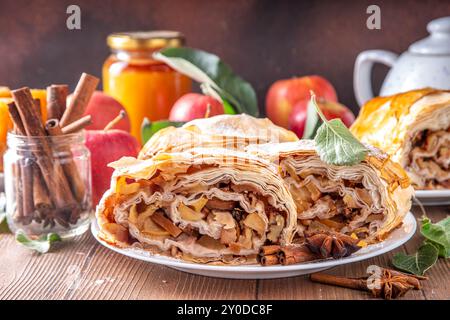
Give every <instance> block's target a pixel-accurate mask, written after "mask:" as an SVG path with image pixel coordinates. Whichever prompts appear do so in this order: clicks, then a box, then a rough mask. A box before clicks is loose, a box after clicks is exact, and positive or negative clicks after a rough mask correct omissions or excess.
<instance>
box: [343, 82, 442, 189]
mask: <svg viewBox="0 0 450 320" xmlns="http://www.w3.org/2000/svg"><path fill="white" fill-rule="evenodd" d="M350 130H351V131H352V133H353V134H354V135H355V136H356V137H357V138H359V139H360V140H361V141H363V142H366V143H369V144H371V145H374V146H376V147H378V148H380V149H382V150H384V151H385V152H387V153H388V154H389V155H390V156H391V157H392V160H394V161H396V162H398V163H400V164H401V165H402V166H403V168H405V170H406V171H407V173H408V175H409V177H410V178H411V181H412V183H413V185H414V187H415V188H416V189H450V92H446V91H439V90H433V89H423V90H415V91H409V92H406V93H402V94H397V95H393V96H389V97H378V98H375V99H372V100H370V101H369V102H367V103H366V104H365V105H364V106H363V108H362V109H361V112H360V115H359V116H358V118H357V119H356V121H355V123H354V124H353V126H352V127H351V129H350Z"/></svg>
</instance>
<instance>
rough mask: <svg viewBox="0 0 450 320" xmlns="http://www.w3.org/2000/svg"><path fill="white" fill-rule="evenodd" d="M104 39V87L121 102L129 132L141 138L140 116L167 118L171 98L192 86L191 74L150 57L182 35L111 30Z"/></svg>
mask: <svg viewBox="0 0 450 320" xmlns="http://www.w3.org/2000/svg"><path fill="white" fill-rule="evenodd" d="M107 43H108V46H109V47H110V48H111V51H112V54H111V55H110V56H109V57H108V58H107V59H106V61H105V63H104V64H103V91H105V92H106V93H108V94H109V95H111V96H112V97H114V98H116V99H117V100H118V101H120V103H122V104H123V105H124V107H125V109H126V110H127V113H128V116H129V118H130V122H131V134H132V135H133V136H134V137H136V138H137V139H138V141H141V125H142V121H143V119H144V118H148V119H149V120H151V121H156V120H162V119H167V118H168V117H169V113H170V109H171V108H172V106H173V104H174V102H175V101H176V100H177V99H178V98H179V97H181V96H182V95H184V94H186V93H188V92H190V91H191V90H192V81H191V79H190V78H188V77H186V76H184V75H182V74H180V73H178V72H176V71H175V70H173V69H172V68H171V67H169V66H168V65H166V64H165V63H163V62H161V61H157V60H154V59H153V57H152V54H153V53H154V52H155V51H158V50H160V49H162V48H166V47H180V46H182V45H183V44H184V37H183V35H182V34H180V33H179V32H175V31H149V32H127V33H114V34H111V35H109V36H108V38H107Z"/></svg>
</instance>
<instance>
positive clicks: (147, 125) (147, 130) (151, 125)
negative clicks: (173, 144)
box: [141, 118, 185, 144]
mask: <svg viewBox="0 0 450 320" xmlns="http://www.w3.org/2000/svg"><path fill="white" fill-rule="evenodd" d="M183 124H185V122H174V121H168V120H160V121H154V122H152V121H150V120H148V119H147V118H144V121H142V126H141V137H142V143H143V144H145V143H146V142H147V141H148V140H149V139H150V138H151V137H152V136H153V135H154V134H155V133H156V132H158V131H159V130H161V129H164V128H167V127H171V126H172V127H177V128H178V127H181V126H182V125H183Z"/></svg>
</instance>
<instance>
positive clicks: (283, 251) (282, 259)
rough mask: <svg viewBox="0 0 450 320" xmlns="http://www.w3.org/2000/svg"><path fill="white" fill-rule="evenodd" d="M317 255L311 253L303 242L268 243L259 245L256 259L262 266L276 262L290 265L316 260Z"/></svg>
mask: <svg viewBox="0 0 450 320" xmlns="http://www.w3.org/2000/svg"><path fill="white" fill-rule="evenodd" d="M318 258H319V257H317V255H315V254H314V253H312V252H311V251H310V250H309V249H308V247H307V246H306V245H304V244H300V245H288V246H278V245H269V246H263V247H261V249H260V251H259V256H258V260H259V262H260V263H261V265H263V266H271V265H276V264H282V265H290V264H295V263H302V262H307V261H312V260H316V259H318Z"/></svg>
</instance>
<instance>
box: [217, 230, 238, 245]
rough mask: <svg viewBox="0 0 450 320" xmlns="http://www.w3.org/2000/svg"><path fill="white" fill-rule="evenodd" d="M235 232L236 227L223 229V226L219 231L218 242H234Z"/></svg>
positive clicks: (235, 238)
mask: <svg viewBox="0 0 450 320" xmlns="http://www.w3.org/2000/svg"><path fill="white" fill-rule="evenodd" d="M236 240H237V233H236V228H233V229H225V228H223V229H222V231H221V232H220V243H222V244H230V243H233V242H236Z"/></svg>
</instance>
